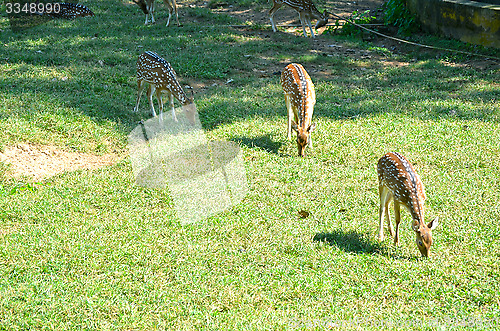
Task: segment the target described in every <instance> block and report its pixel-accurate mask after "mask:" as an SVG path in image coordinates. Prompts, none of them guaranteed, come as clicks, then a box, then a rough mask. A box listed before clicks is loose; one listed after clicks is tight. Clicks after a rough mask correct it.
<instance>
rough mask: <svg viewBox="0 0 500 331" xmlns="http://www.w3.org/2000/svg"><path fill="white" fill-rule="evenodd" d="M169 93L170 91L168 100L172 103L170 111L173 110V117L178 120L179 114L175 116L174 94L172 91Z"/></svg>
mask: <svg viewBox="0 0 500 331" xmlns="http://www.w3.org/2000/svg"><path fill="white" fill-rule="evenodd" d="M167 93H168V101H169V104H170V111H171V112H172V119H173V120H174V121H176V122H178V120H177V116H175V107H174V95H173V94H172V93H171V92H170V91H168V92H167Z"/></svg>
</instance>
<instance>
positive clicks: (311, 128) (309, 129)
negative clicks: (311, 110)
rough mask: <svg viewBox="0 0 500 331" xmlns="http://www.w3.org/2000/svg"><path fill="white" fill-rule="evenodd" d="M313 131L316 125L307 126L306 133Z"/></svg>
mask: <svg viewBox="0 0 500 331" xmlns="http://www.w3.org/2000/svg"><path fill="white" fill-rule="evenodd" d="M315 129H316V123H312V124H311V125H309V127H308V128H307V132H309V133H311V132H313V131H314V130H315Z"/></svg>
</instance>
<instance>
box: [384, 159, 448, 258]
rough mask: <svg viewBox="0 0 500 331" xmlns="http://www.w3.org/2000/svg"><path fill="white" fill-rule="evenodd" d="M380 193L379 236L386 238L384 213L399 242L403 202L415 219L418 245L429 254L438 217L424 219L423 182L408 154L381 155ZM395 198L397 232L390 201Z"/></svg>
mask: <svg viewBox="0 0 500 331" xmlns="http://www.w3.org/2000/svg"><path fill="white" fill-rule="evenodd" d="M377 172H378V179H379V193H380V209H379V229H378V238H379V240H381V241H382V240H384V232H383V223H384V214H385V217H386V218H387V227H388V228H389V232H390V234H391V235H392V236H393V237H394V244H395V245H398V244H399V223H400V222H401V214H400V207H401V206H404V207H405V208H406V209H407V210H408V211H409V212H410V214H411V217H412V219H413V223H412V228H413V231H415V234H416V243H417V247H418V249H419V250H420V253H421V254H422V256H425V257H429V255H430V250H431V245H432V230H434V229H435V228H436V227H437V226H438V222H439V221H438V217H436V218H435V219H434V220H432V221H431V222H430V223H428V224H425V222H424V202H425V198H426V197H425V191H424V184H423V183H422V180H421V179H420V176H419V175H418V174H417V173H416V171H415V169H413V166H412V165H411V163H410V162H409V161H408V159H407V158H406V157H404V156H403V155H401V154H399V153H395V152H391V153H387V154H385V155H384V156H382V157H381V158H380V160H379V161H378V165H377ZM391 200H394V214H395V218H396V232H394V229H393V227H392V223H391V219H390V216H389V209H388V205H389V202H391Z"/></svg>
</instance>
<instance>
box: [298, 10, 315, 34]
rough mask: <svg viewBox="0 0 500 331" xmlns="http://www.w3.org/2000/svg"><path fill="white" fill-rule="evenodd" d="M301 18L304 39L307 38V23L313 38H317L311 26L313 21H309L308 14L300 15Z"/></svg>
mask: <svg viewBox="0 0 500 331" xmlns="http://www.w3.org/2000/svg"><path fill="white" fill-rule="evenodd" d="M299 18H300V24H302V31H303V32H304V37H307V32H306V25H305V23H307V25H308V26H309V29H310V30H311V36H312V37H313V38H314V37H315V36H314V32H313V29H312V26H311V21H310V20H308V19H307V17H306V14H305V13H303V12H302V13H299Z"/></svg>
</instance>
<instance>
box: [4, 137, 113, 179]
mask: <svg viewBox="0 0 500 331" xmlns="http://www.w3.org/2000/svg"><path fill="white" fill-rule="evenodd" d="M117 160H118V156H117V155H116V154H105V155H92V154H85V153H77V152H66V151H63V150H61V149H59V148H57V147H54V146H38V145H30V144H18V145H16V146H10V147H7V148H5V151H4V152H3V153H0V162H4V163H7V164H10V166H11V167H10V171H11V173H12V175H13V176H14V177H21V176H27V177H30V178H32V179H33V180H34V181H42V180H44V179H47V178H49V177H52V176H54V175H57V174H61V173H64V172H67V171H75V170H79V169H98V168H102V167H105V166H109V165H112V164H114V163H115V162H116V161H117Z"/></svg>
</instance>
